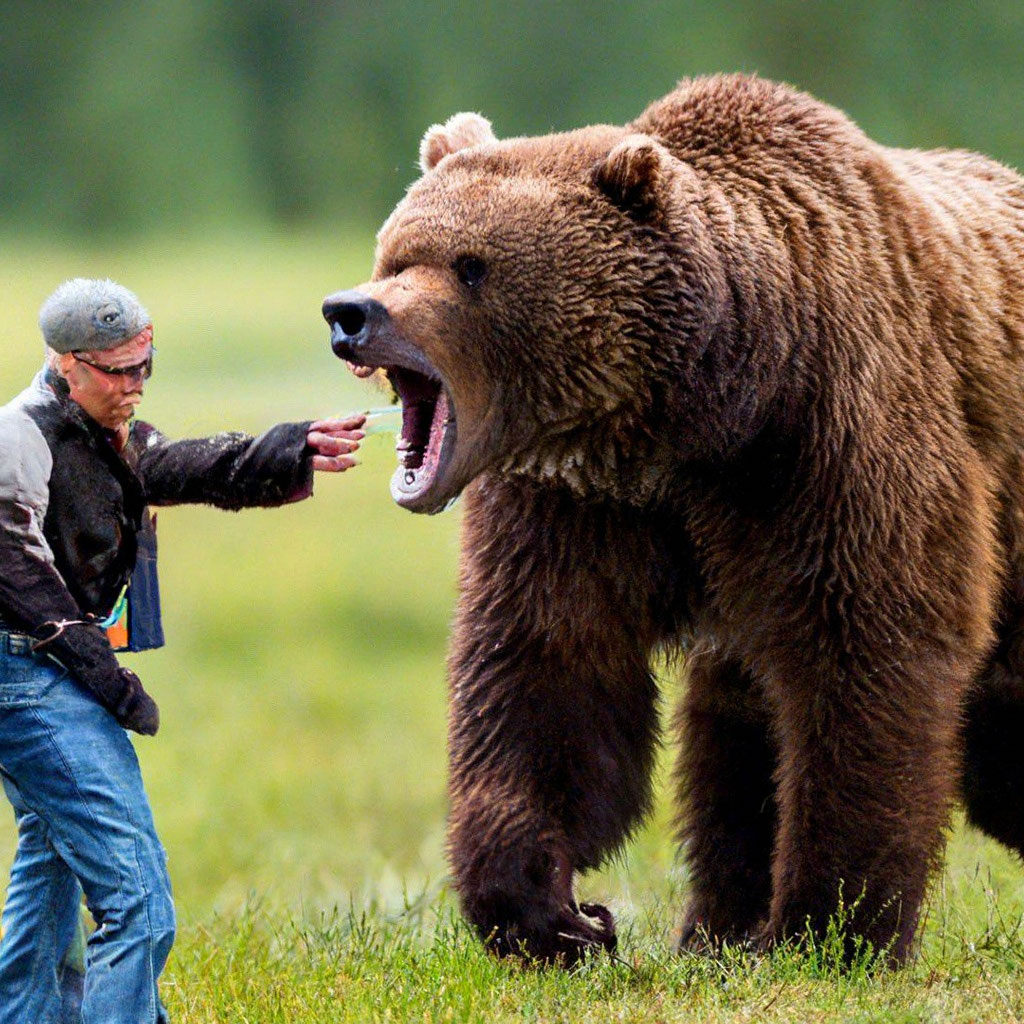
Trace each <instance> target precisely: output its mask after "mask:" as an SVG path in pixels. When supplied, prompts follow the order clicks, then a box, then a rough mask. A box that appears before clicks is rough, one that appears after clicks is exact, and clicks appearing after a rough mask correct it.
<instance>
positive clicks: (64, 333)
mask: <svg viewBox="0 0 1024 1024" xmlns="http://www.w3.org/2000/svg"><path fill="white" fill-rule="evenodd" d="M151 322H152V321H151V320H150V318H149V313H147V312H146V310H145V308H144V307H143V305H142V303H140V302H139V300H138V299H137V298H136V297H135V296H134V295H133V294H132V293H131V292H130V291H128V289H127V288H122V287H121V285H119V284H115V283H114V282H113V281H109V280H107V281H100V280H95V281H94V280H91V279H90V278H86V277H75V278H72V280H70V281H65V282H64V283H63V284H62V285H61V286H60V287H59V288H58V289H57V290H56V291H55V292H54V293H53V294H52V295H51V296H50V297H49V298H48V299H47V300H46V301H45V302H44V303H43V305H42V308H41V309H40V310H39V326H40V327H41V328H42V331H43V338H45V339H46V344H47V345H48V346H49V347H50V348H52V349H53V350H54V351H55V352H95V351H98V350H100V349H105V348H116V347H117V346H118V345H120V344H122V343H123V342H126V341H127V340H128V339H129V338H134V337H135V335H136V334H138V333H139V331H141V330H142V328H143V327H147V326H149V324H150V323H151Z"/></svg>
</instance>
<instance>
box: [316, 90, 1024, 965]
mask: <svg viewBox="0 0 1024 1024" xmlns="http://www.w3.org/2000/svg"><path fill="white" fill-rule="evenodd" d="M421 165H422V169H423V172H424V173H423V176H422V178H421V179H420V180H419V181H417V182H416V183H415V184H414V185H413V186H412V187H411V188H410V189H409V192H408V194H407V195H406V197H405V198H404V199H403V200H402V201H401V203H400V204H399V205H398V207H397V208H396V209H395V211H394V212H393V213H392V215H391V216H390V218H389V219H388V220H387V222H386V223H385V224H384V226H383V228H382V229H381V232H380V235H379V245H378V250H377V256H376V263H375V267H374V272H373V277H372V280H371V281H370V282H369V283H368V284H366V285H364V286H363V287H362V288H360V289H359V290H358V291H354V292H353V291H348V292H340V293H337V294H334V295H331V296H329V297H328V298H327V299H326V300H325V303H324V313H325V316H326V318H327V320H328V321H329V323H330V324H331V325H332V346H333V348H334V350H335V352H336V353H337V354H338V355H339V356H341V357H343V358H344V359H346V360H348V361H349V362H350V363H351V364H353V366H354V367H356V368H359V369H358V372H360V373H362V374H364V375H365V374H366V373H368V372H369V368H382V369H383V370H384V371H385V372H386V375H387V378H388V379H389V381H390V383H391V385H392V386H393V388H394V390H395V391H396V392H397V394H398V396H399V397H400V398H401V400H402V403H403V413H402V423H403V425H402V436H401V440H400V441H399V444H398V449H399V460H400V465H399V467H398V470H397V472H396V474H395V476H394V478H393V481H392V493H393V495H394V497H395V499H396V500H397V501H398V503H399V504H400V505H403V506H404V507H406V508H408V509H411V510H413V511H415V512H437V511H439V510H441V509H443V508H445V507H446V506H447V505H448V504H449V503H450V502H451V501H452V500H453V499H454V498H455V497H456V496H457V495H459V494H460V492H465V497H464V525H463V553H462V562H461V575H460V598H459V603H458V613H457V621H456V623H455V626H454V633H453V639H452V644H451V654H450V661H449V670H450V683H451V690H450V701H451V710H450V776H451V778H450V798H451V813H450V825H449V835H450V848H449V849H450V859H451V865H452V869H453V875H454V885H455V888H456V889H457V892H458V895H459V897H460V900H461V905H462V907H463V910H464V912H465V914H466V915H467V917H468V918H469V920H470V921H471V922H472V924H473V925H474V926H475V928H476V929H477V931H478V932H479V934H480V936H481V937H482V938H483V940H484V941H485V942H486V943H488V944H489V945H490V947H491V948H492V949H494V950H495V951H497V952H499V953H506V952H512V953H519V954H527V955H529V956H532V957H537V958H541V959H549V960H550V959H553V960H558V959H561V960H562V961H564V962H566V963H571V962H573V961H574V960H576V959H577V958H578V957H580V956H581V955H582V954H583V953H584V952H586V951H587V950H588V949H591V948H600V947H606V948H613V947H614V942H615V932H614V922H613V920H612V916H611V914H610V913H609V912H608V911H607V910H606V909H605V908H604V907H601V906H599V905H585V904H581V905H578V904H577V903H576V901H575V897H574V892H573V877H574V875H575V874H576V873H577V872H581V871H585V870H587V869H589V868H594V867H596V866H597V865H599V864H601V863H602V862H604V861H606V860H607V859H608V858H609V856H610V855H612V854H613V853H615V852H616V851H617V850H619V849H620V848H621V847H622V845H623V843H624V842H625V841H626V840H627V838H628V837H629V835H630V832H631V831H632V830H634V829H635V828H636V826H637V825H638V823H639V822H641V821H642V819H643V818H644V815H645V814H646V813H647V811H648V810H649V808H650V805H651V770H652V764H653V761H654V755H655V747H656V744H657V742H658V735H659V721H658V691H657V687H656V685H655V680H654V678H653V677H652V673H651V662H652V657H653V656H655V655H657V654H659V653H664V652H668V653H669V654H671V653H672V652H683V653H684V655H685V657H684V659H683V663H684V665H685V667H686V683H685V687H684V694H685V695H684V696H683V698H682V702H681V706H680V707H679V709H678V711H677V712H676V714H675V717H674V721H673V728H674V729H675V730H676V731H677V732H678V734H679V735H678V738H679V742H680V747H681V755H680V760H679V764H678V769H677V771H676V774H675V777H674V785H675V787H676V789H677V793H678V801H679V819H678V820H679V832H680V838H681V840H682V843H683V850H684V853H685V860H686V864H687V865H688V870H689V891H688V905H687V906H686V908H685V910H684V913H683V917H682V923H681V942H682V944H683V945H691V946H694V945H699V946H700V947H701V948H705V947H706V946H707V944H709V943H710V944H712V946H713V945H714V944H716V943H720V942H722V941H725V940H728V941H733V942H749V943H751V944H754V945H755V946H757V947H759V948H763V947H765V946H768V945H770V944H772V943H774V942H777V941H779V940H782V939H785V938H786V937H788V936H797V935H800V934H802V933H805V929H810V930H811V932H812V933H818V934H820V933H821V932H822V931H823V930H824V929H825V928H826V926H827V924H828V922H829V919H830V917H831V916H832V915H833V914H834V913H835V911H836V909H837V906H839V903H840V900H842V901H843V902H844V903H845V905H846V906H847V907H849V905H850V904H854V905H855V909H854V911H853V915H852V920H851V921H850V922H849V923H848V927H849V929H850V931H849V933H848V937H849V938H855V937H859V939H861V940H865V939H866V940H868V941H869V942H870V943H871V946H872V948H874V949H875V950H877V951H879V952H880V953H882V954H887V955H888V956H890V957H891V958H893V959H894V960H900V959H903V958H905V957H906V956H907V954H908V953H909V952H910V951H911V950H912V949H913V941H914V936H915V931H916V928H917V925H918V921H919V914H920V909H921V904H922V898H923V896H924V893H925V887H926V884H927V882H928V879H929V874H930V872H932V870H933V869H934V868H935V866H936V864H937V863H938V861H939V859H940V856H941V852H942V847H943V841H944V836H945V830H946V827H947V823H948V821H949V815H950V805H951V801H953V800H954V799H955V798H956V796H957V795H958V793H959V794H962V797H963V799H964V801H965V804H966V808H967V814H968V817H969V819H970V820H971V821H973V822H974V823H975V824H977V825H978V826H980V827H981V828H982V829H984V830H985V831H987V832H988V833H989V834H991V835H992V836H995V837H996V838H998V839H1000V840H1002V841H1003V842H1004V843H1006V844H1007V845H1009V846H1010V847H1011V848H1013V849H1014V850H1017V851H1018V852H1021V851H1024V675H1022V672H1024V646H1022V636H1024V634H1022V630H1021V623H1022V615H1024V607H1022V606H1024V471H1022V453H1024V373H1022V369H1024V181H1022V179H1021V178H1020V177H1018V176H1017V175H1016V174H1014V173H1013V172H1011V171H1010V170H1008V169H1006V168H1005V167H1003V166H1001V165H999V164H997V163H994V162H992V161H990V160H987V159H985V158H983V157H980V156H977V155H974V154H971V153H967V152H959V151H945V150H940V151H931V152H920V151H914V150H901V149H893V148H889V147H886V146H882V145H879V144H877V143H875V142H873V141H871V140H870V139H868V138H867V137H866V136H865V135H864V134H863V133H862V132H861V131H860V129H858V128H857V126H856V125H854V124H853V123H852V122H851V121H850V120H849V119H848V118H847V117H845V116H844V115H843V114H841V113H840V112H838V111H837V110H835V109H833V108H832V107H829V106H827V105H825V104H823V103H820V102H818V101H816V100H814V99H813V98H811V97H810V96H807V95H805V94H803V93H800V92H797V91H795V90H794V89H792V88H789V87H787V86H783V85H777V84H774V83H772V82H768V81H764V80H761V79H757V78H750V77H744V76H716V77H709V78H699V79H695V80H692V81H684V82H683V83H682V84H681V85H680V86H679V87H678V88H677V89H676V90H675V91H674V92H672V93H670V94H669V95H668V96H666V97H665V98H664V99H661V100H659V101H657V102H656V103H654V104H653V105H652V106H650V107H649V108H648V109H647V110H646V111H645V112H644V113H643V114H641V116H640V117H639V118H638V119H637V120H636V121H634V122H633V123H632V124H629V125H626V126H625V127H611V126H605V125H599V126H594V127H588V128H583V129H581V130H579V131H572V132H568V133H565V134H556V135H549V136H546V137H543V138H520V139H509V140H505V141H498V140H497V139H495V137H494V136H493V134H492V133H491V130H490V126H489V125H488V123H487V122H486V121H485V120H484V119H483V118H481V117H479V116H477V115H474V114H460V115H457V116H456V117H453V118H452V119H451V120H450V121H449V122H448V123H447V124H446V125H444V126H434V127H433V128H431V129H430V130H429V131H428V132H427V134H426V137H425V138H424V140H423V143H422V147H421Z"/></svg>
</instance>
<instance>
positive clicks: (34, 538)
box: [0, 410, 123, 706]
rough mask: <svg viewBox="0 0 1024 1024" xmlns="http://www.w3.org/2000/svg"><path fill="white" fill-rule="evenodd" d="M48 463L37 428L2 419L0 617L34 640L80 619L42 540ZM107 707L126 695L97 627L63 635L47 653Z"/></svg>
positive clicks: (16, 418) (15, 418)
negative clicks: (61, 623) (123, 694)
mask: <svg viewBox="0 0 1024 1024" xmlns="http://www.w3.org/2000/svg"><path fill="white" fill-rule="evenodd" d="M52 467H53V457H52V455H51V454H50V448H49V446H48V445H47V443H46V439H45V438H44V437H43V435H42V433H41V432H40V430H39V428H38V427H37V426H36V425H35V423H34V422H33V421H32V420H31V419H30V418H29V417H28V416H26V415H24V414H22V413H19V412H17V411H13V410H12V411H8V410H5V412H4V414H3V415H0V615H2V616H3V619H4V621H5V622H6V623H8V625H10V626H12V627H13V628H15V629H21V630H24V631H25V632H26V633H28V634H29V635H31V636H34V637H36V638H37V639H39V640H47V639H49V638H50V637H52V636H55V634H57V632H58V627H57V626H56V625H50V623H59V622H64V621H77V620H81V619H82V618H83V616H82V611H81V609H80V608H79V607H78V603H77V602H76V601H75V599H74V598H73V597H72V596H71V594H70V592H69V591H68V588H67V587H66V586H65V584H64V579H63V577H62V576H61V575H60V573H59V572H58V571H57V569H56V566H55V565H54V559H53V552H52V550H51V549H50V545H49V544H48V543H47V541H46V537H45V535H44V534H43V520H44V519H45V517H46V509H47V505H48V503H49V479H50V470H51V469H52ZM45 650H46V653H47V654H50V655H52V656H53V657H54V658H56V659H57V660H58V661H59V662H60V663H61V664H62V665H63V666H64V667H65V668H66V669H68V671H69V672H72V673H73V674H74V675H75V676H77V677H78V678H79V679H80V680H81V681H82V682H83V683H84V684H85V685H86V686H88V687H89V689H91V690H92V691H93V692H94V693H96V695H97V696H98V697H99V698H100V699H101V700H102V701H103V703H104V704H106V705H107V706H111V705H112V702H114V701H116V699H117V697H118V695H119V694H120V693H121V691H122V689H123V682H122V681H121V679H120V674H119V671H120V670H119V666H118V663H117V658H116V657H114V652H113V651H112V650H111V649H110V644H109V643H108V642H107V638H106V635H105V634H104V633H103V631H102V630H101V629H99V627H97V626H92V625H77V626H74V627H71V628H67V629H64V630H63V631H61V632H60V634H59V635H57V636H56V638H55V639H54V640H52V642H50V643H49V644H47V645H46V646H45Z"/></svg>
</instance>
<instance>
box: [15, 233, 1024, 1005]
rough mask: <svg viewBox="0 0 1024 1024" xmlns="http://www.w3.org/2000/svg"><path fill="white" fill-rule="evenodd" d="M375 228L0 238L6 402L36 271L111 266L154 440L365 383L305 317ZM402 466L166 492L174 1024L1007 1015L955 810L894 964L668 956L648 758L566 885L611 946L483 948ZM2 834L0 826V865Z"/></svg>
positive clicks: (663, 873) (384, 450) (156, 773)
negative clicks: (243, 492) (397, 479)
mask: <svg viewBox="0 0 1024 1024" xmlns="http://www.w3.org/2000/svg"><path fill="white" fill-rule="evenodd" d="M372 245H373V240H372V238H371V237H369V236H366V237H362V238H347V239H341V240H339V239H336V238H331V237H327V236H322V237H285V236H279V235H273V234H269V233H263V234H258V235H255V236H252V237H242V236H234V237H223V238H215V239H212V240H207V241H204V242H203V243H200V244H195V243H189V242H188V241H186V240H181V239H170V240H167V239H164V240H154V241H151V242H150V243H148V244H145V245H144V244H135V245H127V246H125V247H123V248H122V249H118V248H115V247H112V246H111V247H104V248H103V249H97V250H95V251H88V250H85V249H80V250H76V249H69V248H67V247H61V246H56V245H49V244H46V243H41V242H32V241H27V240H25V239H17V238H8V239H6V244H5V245H4V247H3V249H2V250H0V251H2V252H3V254H4V255H3V257H2V259H3V271H4V272H3V274H0V299H2V301H3V308H4V310H5V312H6V314H7V319H6V326H5V329H4V333H5V343H4V345H3V346H0V379H2V380H3V384H4V389H3V391H4V395H5V396H7V395H13V394H14V393H15V392H16V391H18V390H19V389H20V388H21V387H22V386H23V384H24V383H26V382H27V381H28V379H29V377H30V375H31V374H32V372H33V371H34V370H35V368H36V366H37V364H38V362H39V360H40V357H41V347H40V344H41V343H40V342H39V340H38V329H37V327H36V325H35V316H36V311H37V309H38V307H39V304H40V303H41V302H42V300H43V299H44V298H45V297H46V295H47V294H48V293H49V291H50V290H51V289H52V288H53V287H54V286H55V285H56V284H57V283H58V282H59V281H60V280H61V279H63V278H64V277H67V276H71V275H73V274H87V275H91V276H98V275H103V274H109V275H110V276H113V277H115V278H117V279H119V280H121V281H123V283H125V284H127V285H128V286H129V287H132V288H134V289H135V290H137V291H138V292H139V294H140V296H141V297H142V299H143V301H144V302H146V304H147V305H148V306H149V307H150V310H151V312H152V313H153V314H154V317H155V320H156V344H157V348H158V356H157V367H156V375H155V376H154V378H153V380H152V382H151V384H150V386H149V393H148V394H147V397H146V401H145V403H144V405H143V414H144V415H145V416H146V417H147V418H149V419H152V420H153V421H154V422H155V423H157V424H158V425H159V426H160V427H161V428H162V429H163V430H164V431H166V432H167V433H169V434H171V435H173V436H185V435H189V434H191V435H195V434H200V433H204V432H209V431H213V430H217V429H221V428H244V429H250V430H259V429H261V428H262V427H264V426H267V425H269V424H271V423H273V422H275V421H277V420H279V419H284V418H306V417H310V416H319V415H322V414H325V413H328V412H335V411H343V410H347V409H357V408H361V407H365V406H367V405H369V404H380V396H379V395H376V394H374V393H373V392H372V391H370V390H369V388H368V386H367V385H366V384H365V383H363V382H359V381H356V380H355V379H354V378H352V377H350V376H349V375H348V374H347V373H346V372H345V371H344V368H343V367H342V365H341V364H340V363H338V362H337V361H336V360H334V359H333V357H332V356H331V355H330V352H329V349H328V346H327V330H326V327H325V326H324V324H323V322H322V320H321V319H320V315H319V306H320V301H321V299H322V297H323V295H324V294H326V293H327V292H329V291H333V290H335V289H337V288H341V287H348V286H350V285H353V284H356V283H358V282H359V281H361V280H365V278H366V277H367V275H368V274H369V268H370V262H371V257H372ZM393 466H394V455H393V453H392V452H391V450H390V445H389V442H388V440H386V439H385V438H382V437H374V438H370V439H368V441H367V442H366V444H365V447H364V451H363V464H362V465H361V466H360V467H359V469H357V470H356V471H354V472H351V473H346V474H344V475H342V476H339V477H331V478H324V477H321V478H319V480H318V483H317V493H316V497H315V498H314V499H313V500H312V501H310V502H306V503H304V504H302V505H299V506H293V507H290V508H284V509H278V510H268V511H263V510H260V511H251V512H244V513H241V514H239V515H232V514H228V513H223V512H217V511H215V510H211V509H206V508H179V509H164V510H161V512H160V544H161V558H160V567H161V582H162V588H163V598H164V606H165V625H166V632H167V636H168V646H167V647H166V648H164V649H163V650H161V651H157V652H150V653H148V654H144V655H139V656H135V657H133V658H132V659H131V664H132V667H134V668H135V669H136V670H137V671H138V672H139V674H140V675H141V677H142V678H143V680H144V682H145V683H146V685H147V687H148V688H149V689H150V691H151V692H152V693H153V694H154V695H155V697H156V698H157V700H158V701H159V703H160V706H161V711H162V726H161V731H160V734H159V736H157V737H156V738H154V739H139V740H138V742H137V748H138V750H139V754H140V758H141V760H142V764H143V771H144V773H145V776H146V779H147V784H148V788H149V793H150V797H151V800H152V803H153V807H154V813H155V816H156V820H157V825H158V828H159V831H160V834H161V837H162V839H163V841H164V845H165V846H166V847H167V850H168V854H169V863H170V870H171V875H172V879H173V882H174V886H175V891H176V896H177V901H178V909H179V918H180V933H179V940H178V943H177V945H176V948H175V951H174V953H173V955H172V959H171V962H170V964H169V967H168V971H167V973H166V975H165V983H164V992H165V996H166V1001H167V1003H168V1006H169V1009H170V1010H171V1014H172V1018H173V1019H174V1020H175V1021H176V1022H179V1024H209V1022H225V1024H227V1022H230V1024H240V1022H260V1024H263V1022H272V1021H294V1022H302V1024H307V1022H308V1024H321V1022H328V1021H368V1020H394V1021H403V1020H415V1021H445V1020H454V1021H520V1020H527V1021H609V1020H616V1021H617V1020H624V1021H651V1022H654V1021H689V1020H694V1021H697V1020H700V1021H709V1022H719V1021H721V1022H741V1021H743V1022H746V1021H762V1020H764V1021H833V1020H844V1021H863V1022H867V1021H885V1022H891V1024H897V1022H898V1024H903V1022H918V1021H947V1020H948V1021H965V1022H966V1021H1008V1020H1014V1019H1018V1018H1022V1017H1024V968H1022V960H1024V938H1022V929H1021V923H1020V922H1021V916H1022V913H1024V911H1022V907H1024V868H1021V866H1020V865H1019V864H1018V863H1017V862H1016V861H1015V860H1014V859H1013V858H1011V857H1010V856H1009V855H1008V854H1006V853H1005V852H1004V851H1003V850H1001V849H1000V848H999V847H998V846H996V845H995V844H993V843H990V842H988V841H986V840H985V839H983V838H982V837H981V836H979V835H978V834H977V833H976V832H973V831H972V830H970V829H966V828H963V827H957V828H956V829H955V831H954V833H953V836H952V841H951V845H950V851H949V857H948V862H947V868H946V871H945V873H944V874H943V876H942V878H941V879H939V880H938V881H937V883H936V886H935V887H934V889H933V892H932V896H931V901H930V907H929V915H928V921H927V926H926V930H925V937H924V942H923V947H922V952H921V956H920V957H919V959H918V960H917V961H916V962H915V963H914V965H913V966H912V967H911V968H910V969H909V970H906V971H902V972H890V973H887V972H880V973H879V972H874V973H872V972H869V971H866V970H855V971H854V972H852V973H851V974H849V975H842V974H840V973H839V972H837V971H836V969H835V965H834V963H833V962H832V960H831V959H830V955H829V951H828V950H827V949H825V950H823V951H822V950H817V951H810V950H806V949H804V950H782V951H778V952H776V953H775V954H773V955H772V956H771V957H770V958H766V959H758V958H754V957H750V956H745V955H741V954H738V953H732V954H728V955H727V956H725V957H724V958H722V959H721V960H717V961H715V960H709V959H704V958H677V957H673V956H671V955H670V954H669V949H670V946H671V931H672V926H673V923H674V915H675V913H676V912H677V911H678V907H679V904H680V900H681V898H682V896H681V894H682V892H683V891H684V890H685V877H684V876H683V875H682V873H681V871H680V870H679V868H678V867H677V865H676V862H675V857H674V849H673V845H672V842H671V837H670V834H669V826H668V820H669V817H670V808H669V800H668V795H667V791H666V774H667V765H668V756H669V755H668V753H667V752H666V754H665V756H664V757H663V758H662V760H661V763H660V766H659V781H658V792H659V798H658V801H657V806H656V810H655V813H654V815H653V818H652V821H651V822H650V823H649V826H648V827H647V828H646V829H645V830H644V831H643V832H642V833H641V834H640V835H639V836H638V837H637V839H636V841H635V842H634V843H633V844H631V846H630V848H629V850H628V851H627V853H626V854H625V855H624V857H623V858H621V860H619V861H617V862H615V863H613V864H611V865H610V866H609V867H608V868H607V869H605V870H604V871H602V872H600V873H598V874H595V875H593V876H589V877H587V878H585V879H584V880H583V883H582V889H583V894H584V896H590V897H594V898H598V897H600V898H601V899H602V900H606V901H607V902H608V903H609V905H610V906H611V907H612V909H613V910H614V911H615V913H616V915H617V917H618V920H619V924H620V950H619V952H620V957H621V959H620V960H614V961H612V960H607V959H606V960H603V961H600V962H597V963H594V964H590V965H586V966H584V967H582V968H581V969H579V970H577V971H574V972H571V973H566V972H559V971H538V970H522V969H519V968H516V967H514V966H510V965H507V964H502V963H497V962H495V961H493V960H491V959H490V958H488V957H487V956H485V955H484V954H483V953H482V952H481V950H480V948H479V946H478V944H477V943H476V942H475V940H474V939H473V938H472V937H471V936H470V935H469V934H468V931H467V929H466V928H465V926H464V925H463V924H462V923H461V922H460V921H459V919H458V916H457V914H456V913H455V910H454V907H453V902H452V899H451V897H450V895H449V893H448V891H447V889H446V884H445V880H446V865H445V860H444V851H443V843H444V815H445V795H444V776H445V753H444V734H445V704H446V698H445V682H444V654H445V643H446V637H447V631H448V624H449V620H450V617H451V612H452V606H453V601H454V595H455V571H456V562H457V555H458V520H459V515H458V509H457V508H456V510H454V511H453V512H451V513H447V514H445V515H443V516H440V517H435V518H421V517H416V516H412V515H409V514H407V513H404V512H401V511H400V510H399V509H397V508H396V507H395V506H394V505H393V503H392V502H391V500H390V498H389V497H388V486H387V484H388V478H389V477H390V474H391V471H392V468H393ZM672 690H673V686H672V685H671V684H666V696H667V698H668V700H670V699H671V696H672ZM666 703H668V701H667V702H666ZM13 846H14V828H13V824H8V825H3V824H0V864H2V865H6V864H7V863H9V861H10V858H11V855H12V853H13ZM2 870H3V869H0V871H2ZM3 880H4V881H6V878H5V877H4V879H3Z"/></svg>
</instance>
